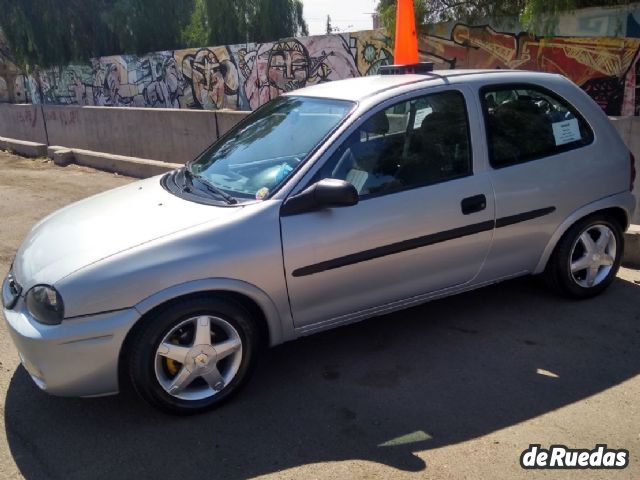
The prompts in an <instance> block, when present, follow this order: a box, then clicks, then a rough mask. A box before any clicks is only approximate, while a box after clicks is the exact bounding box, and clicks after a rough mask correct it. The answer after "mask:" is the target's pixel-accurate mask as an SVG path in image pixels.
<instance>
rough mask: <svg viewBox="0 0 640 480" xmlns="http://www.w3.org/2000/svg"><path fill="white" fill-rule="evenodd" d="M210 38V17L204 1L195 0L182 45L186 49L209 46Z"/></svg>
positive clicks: (183, 33)
mask: <svg viewBox="0 0 640 480" xmlns="http://www.w3.org/2000/svg"><path fill="white" fill-rule="evenodd" d="M208 36H209V17H208V16H207V9H206V5H205V1H204V0H195V4H194V8H193V12H192V13H191V19H190V20H189V23H188V24H187V25H186V26H185V27H184V30H182V41H181V42H180V43H182V45H184V46H185V47H186V48H189V47H201V46H203V45H206V44H207V41H208Z"/></svg>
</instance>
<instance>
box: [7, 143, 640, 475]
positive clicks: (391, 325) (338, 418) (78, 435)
mask: <svg viewBox="0 0 640 480" xmlns="http://www.w3.org/2000/svg"><path fill="white" fill-rule="evenodd" d="M130 181H133V180H132V179H129V178H123V177H118V176H116V175H113V174H109V173H104V172H97V171H93V170H90V169H86V168H80V167H77V166H69V167H66V168H59V167H56V166H53V165H52V164H50V163H47V162H44V161H41V160H27V159H22V158H19V157H16V156H13V155H9V154H6V153H2V152H0V275H2V276H3V277H4V275H5V273H6V272H7V270H8V268H9V264H10V261H11V259H12V257H13V255H14V252H15V250H16V248H17V247H18V245H19V244H20V242H21V241H22V240H23V238H24V237H25V235H26V234H27V232H28V230H29V229H30V228H31V226H32V225H33V224H34V223H35V222H36V221H37V220H39V219H40V218H42V217H43V216H45V215H46V214H48V213H49V212H51V211H53V210H56V209H57V208H60V207H62V206H64V205H67V204H69V203H70V202H73V201H75V200H78V199H81V198H84V197H87V196H89V195H91V194H93V193H97V192H100V191H102V190H105V189H108V188H112V187H116V186H118V185H122V184H124V183H127V182H130ZM69 241H73V239H69ZM639 374H640V271H637V270H631V269H622V270H621V272H620V274H619V277H618V279H617V280H616V282H615V283H614V284H613V285H612V287H611V288H610V289H609V290H608V291H607V292H606V293H605V294H604V295H602V296H600V297H598V298H595V299H592V300H588V301H582V302H574V301H568V300H564V299H562V298H558V297H556V296H554V295H553V294H551V293H550V292H549V291H547V290H546V289H545V288H544V286H542V285H541V283H540V282H539V281H538V280H537V279H520V280H516V281H511V282H507V283H504V284H501V285H497V286H494V287H490V288H485V289H482V290H478V291H475V292H471V293H468V294H464V295H460V296H457V297H452V298H449V299H445V300H440V301H436V302H432V303H430V304H427V305H424V306H421V307H417V308H413V309H410V310H407V311H404V312H399V313H394V314H392V315H387V316H385V317H380V318H377V319H373V320H369V321H367V322H363V323H360V324H356V325H353V326H349V327H344V328H340V329H336V330H333V331H331V332H328V333H324V334H318V335H315V336H312V337H308V338H305V339H302V340H299V341H296V342H292V343H289V344H285V345H282V346H280V347H277V348H275V349H273V350H271V351H270V352H268V353H267V355H266V356H265V357H264V358H263V360H262V362H261V364H260V365H259V367H258V369H257V371H256V373H255V375H254V378H253V379H252V381H251V382H250V384H249V385H248V386H247V388H246V389H245V390H244V391H243V392H242V393H241V394H240V395H239V396H238V397H236V399H235V400H234V401H233V402H231V403H229V404H227V405H226V406H224V407H223V408H221V409H219V410H218V411H215V412H212V413H210V414H206V415H201V416H196V417H190V418H174V417H168V416H165V415H163V414H160V413H158V412H156V411H154V410H152V409H151V408H149V407H147V406H146V405H144V404H142V403H141V402H139V401H137V399H135V398H132V397H130V396H129V395H119V396H115V397H107V398H99V399H68V398H55V397H51V396H48V395H46V394H44V393H42V392H40V391H39V390H38V389H37V387H36V386H35V385H34V384H33V383H32V381H31V380H30V378H29V377H28V375H27V374H26V372H25V371H24V369H22V367H20V366H19V361H18V357H17V352H16V350H15V348H14V347H13V345H12V344H11V342H10V340H9V338H8V335H7V332H6V328H5V326H4V323H3V322H1V323H0V409H2V416H1V417H0V479H19V478H26V479H47V478H52V479H65V480H71V479H88V478H91V479H120V478H123V479H124V478H180V479H185V480H186V479H191V478H215V479H226V478H229V479H244V478H254V477H261V478H272V479H276V478H277V479H291V478H318V479H352V478H355V479H360V478H362V479H368V478H391V477H393V478H401V479H405V478H406V479H417V478H426V479H463V478H469V479H520V478H546V479H565V478H571V479H584V478H594V479H595V478H599V479H605V478H606V479H608V478H614V479H638V478H640V401H639V400H638V399H639V398H640V375H639ZM535 443H539V444H542V446H547V447H548V446H549V445H552V444H564V445H567V446H570V447H573V448H589V449H591V448H593V447H594V446H595V445H596V444H602V443H606V444H608V445H609V447H611V448H625V449H628V450H629V451H630V457H631V458H630V465H629V466H628V467H627V468H626V469H624V470H619V471H597V470H583V471H553V470H551V471H525V470H522V469H521V468H520V465H519V459H520V454H521V452H523V451H524V450H525V449H526V448H527V447H528V446H529V445H530V444H535Z"/></svg>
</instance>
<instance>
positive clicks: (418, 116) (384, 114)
mask: <svg viewBox="0 0 640 480" xmlns="http://www.w3.org/2000/svg"><path fill="white" fill-rule="evenodd" d="M471 173H472V168H471V144H470V141H469V124H468V121H467V111H466V106H465V100H464V97H463V96H462V94H461V93H460V92H458V91H446V92H441V93H434V94H430V95H424V96H421V97H416V98H414V99H411V100H408V101H404V102H400V103H397V104H396V105H393V106H391V107H389V108H387V109H386V110H382V111H379V112H377V113H375V114H373V115H372V116H371V117H369V119H367V120H366V121H365V122H364V123H363V124H362V125H361V126H360V128H358V130H356V131H355V132H354V133H353V134H352V135H350V136H349V138H348V139H347V140H346V141H345V142H344V143H343V144H342V145H341V146H340V148H339V149H338V150H337V151H336V152H335V153H334V154H333V156H332V157H331V158H330V159H329V160H328V161H327V163H326V164H325V165H324V166H323V168H322V170H321V172H320V178H339V179H342V180H346V181H348V182H350V183H352V184H353V185H354V186H355V187H356V189H357V190H358V193H359V194H360V197H367V196H374V195H382V194H387V193H392V192H397V191H401V190H406V189H410V188H416V187H421V186H425V185H431V184H435V183H441V182H446V181H449V180H453V179H455V178H460V177H464V176H467V175H471Z"/></svg>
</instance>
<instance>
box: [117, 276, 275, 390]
mask: <svg viewBox="0 0 640 480" xmlns="http://www.w3.org/2000/svg"><path fill="white" fill-rule="evenodd" d="M213 295H220V296H226V297H227V298H230V299H232V300H233V301H234V302H237V303H240V304H241V305H242V306H243V307H244V308H246V309H247V310H248V311H249V312H250V313H251V314H252V315H253V316H254V318H255V319H256V320H257V324H258V328H259V329H260V332H261V334H262V335H263V339H264V341H265V342H264V343H265V345H268V346H275V345H278V344H279V343H282V342H283V341H284V335H283V327H282V321H281V317H280V314H279V313H278V310H277V308H276V306H275V304H274V303H273V301H272V300H271V299H270V298H269V296H268V295H267V294H266V293H265V292H263V291H262V290H260V289H259V288H258V287H256V286H254V285H251V284H249V283H246V282H242V281H239V280H232V279H221V278H215V279H204V280H196V281H193V282H187V283H183V284H179V285H174V286H173V287H169V288H167V289H165V290H162V291H160V292H158V293H155V294H154V295H151V296H150V297H148V298H146V299H144V300H142V301H141V302H139V303H138V304H137V305H135V309H136V310H137V311H138V312H139V313H140V317H139V318H138V320H137V321H136V322H135V323H134V324H133V325H132V327H131V328H130V329H129V331H128V332H127V335H126V336H125V338H124V341H123V342H122V345H121V347H120V353H119V356H118V383H119V384H120V388H121V389H122V388H123V386H124V384H125V379H126V378H127V376H126V375H125V374H124V373H125V372H124V371H123V367H124V364H125V362H124V359H125V357H126V355H127V350H128V348H129V342H130V340H131V338H133V337H134V336H135V334H136V332H137V330H138V328H139V327H140V326H141V325H142V322H143V321H144V320H145V319H146V318H149V316H151V315H153V314H154V312H157V311H158V310H160V309H162V308H165V307H167V306H168V305H170V304H172V303H174V302H178V301H181V300H185V299H188V298H194V297H200V296H213Z"/></svg>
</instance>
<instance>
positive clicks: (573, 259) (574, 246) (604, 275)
mask: <svg viewBox="0 0 640 480" xmlns="http://www.w3.org/2000/svg"><path fill="white" fill-rule="evenodd" d="M623 251H624V235H623V232H622V228H621V227H620V226H619V225H618V223H617V222H615V221H612V220H610V219H608V218H607V217H604V216H600V215H596V216H592V217H587V218H585V219H583V220H581V221H579V222H577V223H576V224H575V225H573V226H572V227H571V228H570V229H569V230H568V231H567V232H566V233H565V235H564V236H563V237H562V239H561V240H560V242H558V245H557V246H556V249H555V251H554V253H553V255H552V256H551V258H550V259H549V264H548V265H547V268H546V270H545V277H546V279H547V282H548V283H549V284H550V285H551V286H552V287H553V288H554V289H555V290H556V291H558V292H559V293H562V294H565V295H567V296H570V297H574V298H589V297H592V296H594V295H597V294H599V293H601V292H602V291H604V290H605V289H606V288H607V287H608V286H609V285H610V284H611V282H613V280H614V279H615V276H616V274H617V273H618V269H619V268H620V262H621V260H622V253H623Z"/></svg>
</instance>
